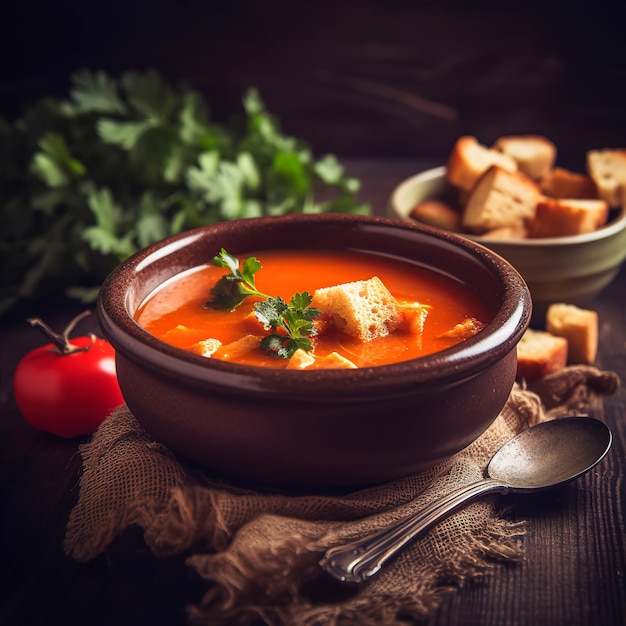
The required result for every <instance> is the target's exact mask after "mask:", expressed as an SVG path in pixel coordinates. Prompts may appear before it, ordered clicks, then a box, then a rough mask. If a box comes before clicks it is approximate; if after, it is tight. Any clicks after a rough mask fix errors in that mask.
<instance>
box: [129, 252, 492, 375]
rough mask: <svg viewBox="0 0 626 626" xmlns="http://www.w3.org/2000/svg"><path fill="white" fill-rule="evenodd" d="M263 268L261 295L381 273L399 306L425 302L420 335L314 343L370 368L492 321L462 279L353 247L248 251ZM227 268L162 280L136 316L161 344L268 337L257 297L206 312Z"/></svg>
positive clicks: (256, 358)
mask: <svg viewBox="0 0 626 626" xmlns="http://www.w3.org/2000/svg"><path fill="white" fill-rule="evenodd" d="M250 256H255V257H257V258H258V259H259V261H260V262H261V265H262V268H261V269H260V270H259V271H258V272H257V273H256V275H255V280H256V287H257V289H258V290H259V291H261V292H262V293H265V294H268V295H270V296H273V297H276V296H280V297H282V298H283V299H284V300H285V301H289V299H290V298H291V296H292V295H294V294H295V293H297V292H303V291H308V292H309V293H310V294H311V295H313V293H314V292H315V290H316V289H319V288H323V287H332V286H335V285H340V284H342V283H348V282H353V281H358V280H369V279H370V278H372V277H373V276H378V277H379V278H380V279H381V280H382V282H383V283H384V284H385V286H386V287H387V289H389V291H390V292H391V293H392V294H393V296H394V297H395V298H396V300H398V301H399V302H419V303H421V304H423V305H427V306H428V307H429V308H428V315H427V317H426V320H425V323H424V327H423V333H422V334H421V336H416V335H412V334H409V333H407V332H404V331H396V332H392V333H390V334H389V335H387V336H385V337H377V338H376V339H373V340H372V341H370V342H367V343H362V342H361V341H360V340H359V339H357V338H355V337H352V336H350V335H347V334H345V333H342V332H340V331H338V330H336V329H334V328H331V329H329V330H325V331H324V332H323V333H321V334H320V335H319V336H318V337H315V338H314V343H315V349H314V352H315V354H316V355H319V356H325V355H327V354H329V353H332V352H338V353H339V354H341V355H342V356H344V357H346V358H347V359H349V360H350V361H352V362H353V363H354V364H355V365H356V366H357V367H370V366H376V365H384V364H388V363H393V362H398V361H406V360H409V359H414V358H418V357H421V356H424V355H427V354H431V353H433V352H437V351H439V350H442V349H444V348H448V347H450V346H452V345H454V344H456V343H459V341H460V340H462V339H459V338H458V337H450V336H445V333H447V332H448V331H450V330H451V329H453V328H454V327H455V326H456V325H457V324H461V323H463V321H464V320H466V319H467V318H474V319H477V320H479V321H480V322H482V323H483V324H485V323H487V322H488V321H489V319H490V317H491V316H490V313H489V311H488V310H487V308H486V306H485V305H484V303H483V302H482V301H481V300H480V298H479V297H478V295H477V294H476V293H475V292H473V291H472V290H470V289H469V288H468V287H467V286H466V285H464V284H462V283H460V282H459V281H457V280H455V279H453V278H451V277H449V276H447V275H444V274H442V273H440V272H437V271H435V270H433V269H430V268H426V267H423V266H420V265H417V264H412V263H409V262H406V261H401V260H399V259H395V258H392V257H387V256H382V255H376V254H372V253H365V252H359V251H349V250H334V251H333V250H323V251H321V250H272V251H262V250H261V251H258V252H250V253H246V254H245V256H244V255H240V256H239V261H240V263H243V260H244V258H246V257H250ZM227 273H228V271H227V270H225V269H224V268H220V267H215V266H213V265H203V266H200V267H197V268H194V269H193V270H189V271H188V272H185V273H182V274H180V275H178V276H176V277H174V278H173V279H171V280H170V281H168V282H166V283H164V284H163V285H162V286H161V287H160V288H159V289H158V290H156V291H155V292H154V293H153V294H151V295H150V296H149V297H148V298H147V299H146V301H145V302H144V303H143V304H142V305H141V307H140V308H139V309H138V311H137V313H136V316H135V318H136V321H137V322H138V323H139V325H140V326H142V327H143V328H144V329H145V330H147V331H148V332H150V333H151V334H153V335H155V336H156V337H158V338H159V339H162V340H163V341H165V342H167V343H170V344H172V345H175V346H177V347H179V348H183V349H186V350H194V351H195V348H194V346H196V345H197V343H198V342H200V341H203V340H206V339H209V338H211V339H218V340H219V341H220V342H222V344H228V343H231V342H233V341H236V340H238V339H240V338H241V337H242V336H244V335H246V334H257V335H258V334H263V332H264V331H263V330H262V328H261V326H260V325H259V323H258V322H257V321H256V320H255V319H254V315H253V314H252V312H253V307H254V303H255V302H258V301H259V298H253V297H250V298H248V299H246V300H245V301H244V302H243V304H241V305H240V306H239V307H238V308H237V309H235V310H234V311H220V310H213V309H209V308H207V307H205V303H206V302H207V301H208V300H209V299H210V297H211V293H210V291H211V288H212V287H213V286H214V285H215V283H216V282H217V281H218V280H219V279H220V278H221V277H222V276H223V275H224V274H227ZM237 360H238V362H241V363H246V364H250V365H258V366H263V367H276V368H284V367H286V366H287V362H288V361H287V359H283V358H280V357H277V356H275V355H273V354H266V353H265V352H263V351H262V350H261V349H260V348H258V349H255V350H252V351H251V352H249V353H247V354H246V355H244V356H242V357H241V358H238V359H237Z"/></svg>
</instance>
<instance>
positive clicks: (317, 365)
mask: <svg viewBox="0 0 626 626" xmlns="http://www.w3.org/2000/svg"><path fill="white" fill-rule="evenodd" d="M356 368H357V366H356V365H355V364H354V363H353V362H352V361H350V359H346V357H344V356H342V355H341V354H339V353H338V352H331V353H330V354H327V355H326V356H317V355H314V354H311V353H310V352H306V351H305V350H302V349H298V350H296V351H295V352H294V353H293V356H292V357H291V358H290V359H289V362H288V363H287V369H290V370H294V369H298V370H304V369H356Z"/></svg>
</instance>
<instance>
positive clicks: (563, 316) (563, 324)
mask: <svg viewBox="0 0 626 626" xmlns="http://www.w3.org/2000/svg"><path fill="white" fill-rule="evenodd" d="M546 330H547V331H548V332H550V333H552V334H553V335H556V336H557V337H565V339H567V344H568V356H567V362H568V363H570V364H571V363H584V364H587V365H591V364H592V363H593V362H594V361H595V360H596V355H597V353H598V314H597V313H596V312H595V311H590V310H588V309H581V308H579V307H577V306H575V305H573V304H565V303H561V302H558V303H555V304H551V305H550V306H549V307H548V310H547V312H546Z"/></svg>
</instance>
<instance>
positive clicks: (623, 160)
mask: <svg viewBox="0 0 626 626" xmlns="http://www.w3.org/2000/svg"><path fill="white" fill-rule="evenodd" d="M587 170H588V171H589V175H590V176H591V178H593V181H594V182H595V184H596V187H597V188H598V195H599V196H600V198H602V199H603V200H606V201H607V202H608V204H609V206H611V207H620V206H622V204H623V203H624V200H625V196H626V150H622V149H610V148H606V149H604V150H589V152H587Z"/></svg>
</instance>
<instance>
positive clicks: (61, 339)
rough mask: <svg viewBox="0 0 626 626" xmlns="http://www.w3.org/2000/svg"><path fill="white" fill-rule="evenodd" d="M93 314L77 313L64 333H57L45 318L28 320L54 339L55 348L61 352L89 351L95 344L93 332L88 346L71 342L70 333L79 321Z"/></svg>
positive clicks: (49, 337)
mask: <svg viewBox="0 0 626 626" xmlns="http://www.w3.org/2000/svg"><path fill="white" fill-rule="evenodd" d="M88 315H91V311H83V312H82V313H80V314H79V315H77V316H76V317H75V318H74V319H73V320H72V321H71V322H70V323H69V324H68V325H67V326H66V327H65V330H64V331H63V332H62V333H57V332H56V331H54V330H52V328H50V326H48V324H46V323H45V322H44V321H43V320H41V319H39V318H38V317H29V318H28V319H27V320H26V321H27V322H28V323H29V324H30V325H31V326H36V327H37V328H39V329H40V330H41V331H42V332H43V334H44V335H45V336H46V337H47V338H48V339H50V340H51V341H52V343H53V344H54V349H55V350H56V351H58V352H59V353H60V354H73V353H75V352H87V351H88V350H89V349H90V348H91V346H92V345H93V343H94V341H95V339H96V337H95V335H94V334H93V333H91V334H90V335H89V337H90V339H91V341H90V342H89V344H88V345H86V346H76V345H74V344H73V343H71V342H70V333H71V332H72V331H73V330H74V328H76V325H77V324H78V322H80V321H81V320H82V319H84V318H85V317H87V316H88Z"/></svg>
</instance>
